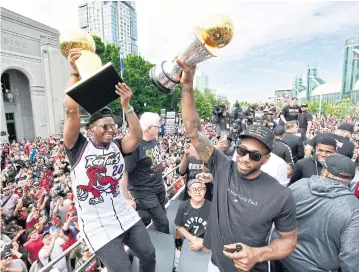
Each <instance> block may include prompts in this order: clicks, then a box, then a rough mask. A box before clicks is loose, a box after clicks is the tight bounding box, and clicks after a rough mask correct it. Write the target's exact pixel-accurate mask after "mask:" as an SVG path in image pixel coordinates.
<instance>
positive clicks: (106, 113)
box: [86, 107, 113, 128]
mask: <svg viewBox="0 0 359 272" xmlns="http://www.w3.org/2000/svg"><path fill="white" fill-rule="evenodd" d="M106 117H112V118H113V116H112V110H111V109H110V108H109V107H104V108H102V109H100V110H99V111H96V112H95V113H94V114H92V115H91V116H90V118H89V120H88V123H87V124H86V127H87V128H88V127H89V126H90V125H91V124H92V123H94V122H96V121H97V120H99V119H102V118H106Z"/></svg>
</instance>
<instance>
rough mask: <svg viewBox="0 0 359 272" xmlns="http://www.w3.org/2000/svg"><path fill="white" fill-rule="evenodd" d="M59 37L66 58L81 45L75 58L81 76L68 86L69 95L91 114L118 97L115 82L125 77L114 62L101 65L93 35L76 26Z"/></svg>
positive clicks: (67, 92)
mask: <svg viewBox="0 0 359 272" xmlns="http://www.w3.org/2000/svg"><path fill="white" fill-rule="evenodd" d="M59 40H60V50H61V52H62V54H63V55H64V56H65V57H66V58H67V57H68V55H69V51H70V49H72V48H80V49H81V52H82V55H81V56H80V57H79V58H78V59H77V60H76V66H77V69H78V70H79V74H80V77H81V79H80V80H79V81H78V82H77V83H75V84H74V85H72V86H71V87H69V88H68V89H66V90H65V91H66V94H67V95H69V96H70V97H71V98H72V99H74V100H75V101H76V102H77V103H78V104H79V105H80V106H81V107H83V108H84V109H85V110H86V111H87V112H88V113H90V114H93V113H95V112H96V111H98V110H100V109H101V108H103V107H104V106H106V105H108V104H109V103H111V102H112V101H113V100H115V99H117V98H118V95H117V94H116V93H115V85H116V84H117V83H118V82H123V81H122V78H121V76H120V75H119V74H118V73H117V71H116V69H115V67H114V66H113V65H112V63H111V62H109V63H107V64H105V65H104V66H102V62H101V59H100V57H99V56H98V55H96V53H95V51H96V47H95V41H94V40H93V38H92V36H91V35H90V34H88V33H87V32H86V31H84V30H82V29H73V30H68V31H66V32H63V33H61V35H60V39H59Z"/></svg>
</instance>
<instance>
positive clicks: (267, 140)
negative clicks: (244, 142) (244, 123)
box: [238, 125, 274, 151]
mask: <svg viewBox="0 0 359 272" xmlns="http://www.w3.org/2000/svg"><path fill="white" fill-rule="evenodd" d="M238 138H239V139H243V138H253V139H257V140H258V141H260V142H261V143H262V144H264V145H265V146H266V147H267V148H268V149H269V151H272V149H273V142H274V133H273V131H271V130H270V129H269V128H266V127H264V126H258V125H253V126H249V127H248V128H247V129H246V130H245V131H244V132H243V133H242V134H240V135H239V136H238Z"/></svg>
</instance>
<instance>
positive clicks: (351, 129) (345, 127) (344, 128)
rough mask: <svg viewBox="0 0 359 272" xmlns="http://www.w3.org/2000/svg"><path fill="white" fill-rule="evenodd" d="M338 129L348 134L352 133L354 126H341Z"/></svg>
mask: <svg viewBox="0 0 359 272" xmlns="http://www.w3.org/2000/svg"><path fill="white" fill-rule="evenodd" d="M338 129H341V130H345V131H349V132H350V133H354V125H352V124H341V125H340V126H339V127H338Z"/></svg>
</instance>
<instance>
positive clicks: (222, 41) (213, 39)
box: [201, 14, 234, 48]
mask: <svg viewBox="0 0 359 272" xmlns="http://www.w3.org/2000/svg"><path fill="white" fill-rule="evenodd" d="M233 29H234V28H233V22H232V20H231V18H229V17H227V16H225V15H221V14H218V15H214V16H211V17H209V18H208V19H207V20H205V21H204V22H203V23H202V25H201V33H202V39H203V40H204V42H205V43H206V44H207V45H209V46H211V47H214V48H222V47H225V46H226V45H227V44H229V42H230V41H231V40H232V37H233Z"/></svg>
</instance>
